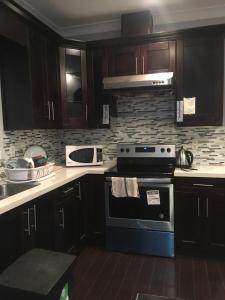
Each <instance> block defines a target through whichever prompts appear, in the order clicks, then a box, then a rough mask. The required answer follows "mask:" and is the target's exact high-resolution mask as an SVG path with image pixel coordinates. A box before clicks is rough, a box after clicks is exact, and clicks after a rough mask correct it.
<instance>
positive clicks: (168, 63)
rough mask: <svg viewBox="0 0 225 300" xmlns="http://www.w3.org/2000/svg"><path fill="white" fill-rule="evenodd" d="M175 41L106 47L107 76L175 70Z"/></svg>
mask: <svg viewBox="0 0 225 300" xmlns="http://www.w3.org/2000/svg"><path fill="white" fill-rule="evenodd" d="M175 54H176V52H175V41H163V42H151V43H148V44H144V45H141V46H129V47H113V48H109V49H107V55H106V62H105V64H106V65H107V67H108V74H107V76H125V75H138V74H149V73H155V72H174V71H175V59H176V56H175Z"/></svg>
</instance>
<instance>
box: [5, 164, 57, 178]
mask: <svg viewBox="0 0 225 300" xmlns="http://www.w3.org/2000/svg"><path fill="white" fill-rule="evenodd" d="M54 164H55V163H54V162H52V163H48V164H47V165H45V166H41V167H37V168H30V169H9V168H4V171H5V174H6V177H7V179H8V180H10V181H35V180H38V179H40V178H42V177H46V176H49V175H50V174H51V173H52V171H53V166H54Z"/></svg>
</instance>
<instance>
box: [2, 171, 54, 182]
mask: <svg viewBox="0 0 225 300" xmlns="http://www.w3.org/2000/svg"><path fill="white" fill-rule="evenodd" d="M53 176H55V172H52V173H51V174H49V175H47V176H43V177H41V178H39V179H36V180H17V181H14V180H9V179H4V180H5V181H6V182H9V183H16V184H23V183H34V182H40V181H43V180H45V179H48V178H51V177H53Z"/></svg>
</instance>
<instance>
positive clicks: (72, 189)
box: [62, 187, 74, 195]
mask: <svg viewBox="0 0 225 300" xmlns="http://www.w3.org/2000/svg"><path fill="white" fill-rule="evenodd" d="M72 191H74V188H73V187H70V188H68V189H67V190H65V191H62V193H63V194H64V195H67V194H68V193H70V192H72Z"/></svg>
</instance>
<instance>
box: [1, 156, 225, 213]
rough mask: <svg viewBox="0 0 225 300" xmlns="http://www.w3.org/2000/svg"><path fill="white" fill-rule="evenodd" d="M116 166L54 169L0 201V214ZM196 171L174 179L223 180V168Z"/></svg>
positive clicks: (180, 173) (177, 174)
mask: <svg viewBox="0 0 225 300" xmlns="http://www.w3.org/2000/svg"><path fill="white" fill-rule="evenodd" d="M115 165H116V162H115V161H108V162H105V163H104V164H103V165H102V166H90V167H67V168H66V167H56V168H55V170H54V172H55V173H56V174H55V176H54V177H51V178H49V179H46V180H43V181H41V182H40V185H37V186H34V187H33V188H31V189H28V190H26V191H24V192H21V193H18V194H15V195H13V196H10V197H7V198H5V199H3V200H1V201H0V214H3V213H5V212H7V211H9V210H11V209H13V208H16V207H18V206H20V205H22V204H25V203H27V202H29V201H31V200H33V199H35V198H37V197H40V196H42V195H44V194H46V193H48V192H50V191H52V190H54V189H56V188H58V187H60V186H62V185H64V184H66V183H69V182H71V181H73V180H75V179H78V178H81V177H82V176H84V175H87V174H104V173H105V172H106V171H107V170H109V169H110V168H112V167H113V166H115ZM194 168H195V169H197V170H182V169H179V168H176V169H175V173H174V175H175V177H205V178H207V177H208V178H224V179H225V166H196V167H194Z"/></svg>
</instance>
